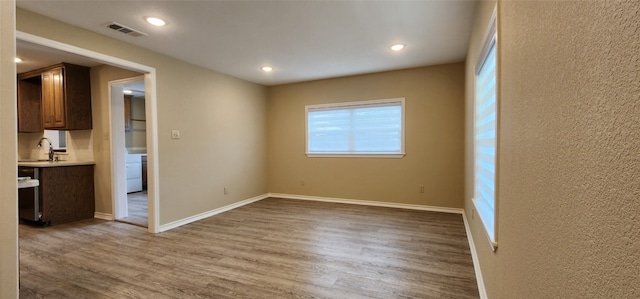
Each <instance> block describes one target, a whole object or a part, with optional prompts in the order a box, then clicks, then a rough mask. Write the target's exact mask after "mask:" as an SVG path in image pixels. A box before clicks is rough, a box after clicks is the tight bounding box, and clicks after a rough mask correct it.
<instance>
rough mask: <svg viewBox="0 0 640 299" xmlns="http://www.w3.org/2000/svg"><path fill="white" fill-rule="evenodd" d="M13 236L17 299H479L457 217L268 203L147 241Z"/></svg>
mask: <svg viewBox="0 0 640 299" xmlns="http://www.w3.org/2000/svg"><path fill="white" fill-rule="evenodd" d="M19 230H20V284H21V288H20V297H21V298H41V297H45V298H478V289H477V285H476V279H475V275H474V269H473V263H472V260H471V255H470V251H469V246H468V243H467V238H466V235H465V229H464V225H463V222H462V217H461V215H457V214H445V213H435V212H424V211H414V210H403V209H391V208H382V207H368V206H359V205H345V204H335V203H324V202H311V201H299V200H286V199H277V198H269V199H265V200H262V201H259V202H256V203H252V204H250V205H246V206H243V207H240V208H237V209H234V210H232V211H229V212H225V213H222V214H219V215H216V216H213V217H210V218H207V219H204V220H201V221H198V222H195V223H192V224H188V225H185V226H182V227H179V228H176V229H173V230H170V231H167V232H163V233H160V234H156V235H153V234H149V233H147V232H146V229H145V228H142V227H139V226H133V225H128V224H125V223H120V222H115V221H103V220H97V219H91V220H85V221H80V222H76V223H70V224H63V225H59V226H52V227H45V228H42V227H30V226H24V225H20V228H19Z"/></svg>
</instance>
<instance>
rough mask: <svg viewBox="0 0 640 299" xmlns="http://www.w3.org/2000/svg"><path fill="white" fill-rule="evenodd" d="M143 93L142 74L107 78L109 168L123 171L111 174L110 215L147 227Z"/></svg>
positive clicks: (118, 219)
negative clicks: (109, 133) (109, 131)
mask: <svg viewBox="0 0 640 299" xmlns="http://www.w3.org/2000/svg"><path fill="white" fill-rule="evenodd" d="M145 97H146V92H145V85H144V76H139V77H133V78H127V79H121V80H115V81H110V82H109V98H110V101H111V132H112V134H111V136H112V137H111V138H112V143H111V144H112V149H111V152H112V153H113V155H112V156H113V157H114V158H113V170H114V173H115V174H119V173H123V172H124V176H122V175H117V176H115V177H114V178H113V179H114V186H116V188H114V194H113V201H114V211H115V213H114V218H115V220H117V221H120V222H125V223H129V224H134V225H138V226H142V227H148V204H147V202H148V191H147V190H148V175H147V174H148V171H147V170H148V169H147V166H148V163H147V131H146V127H147V126H146V119H147V117H146V109H145ZM120 152H122V154H120ZM122 158H124V161H122ZM122 167H124V169H122ZM123 184H124V186H123Z"/></svg>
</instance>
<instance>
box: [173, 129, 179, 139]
mask: <svg viewBox="0 0 640 299" xmlns="http://www.w3.org/2000/svg"><path fill="white" fill-rule="evenodd" d="M171 139H180V131H178V130H171Z"/></svg>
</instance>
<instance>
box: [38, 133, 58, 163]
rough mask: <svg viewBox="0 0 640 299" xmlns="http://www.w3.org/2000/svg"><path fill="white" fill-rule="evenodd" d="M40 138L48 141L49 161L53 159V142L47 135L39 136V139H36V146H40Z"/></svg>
mask: <svg viewBox="0 0 640 299" xmlns="http://www.w3.org/2000/svg"><path fill="white" fill-rule="evenodd" d="M42 140H47V141H48V142H49V161H50V162H51V161H53V154H54V153H53V144H52V143H51V139H49V138H47V137H42V138H40V141H38V147H42Z"/></svg>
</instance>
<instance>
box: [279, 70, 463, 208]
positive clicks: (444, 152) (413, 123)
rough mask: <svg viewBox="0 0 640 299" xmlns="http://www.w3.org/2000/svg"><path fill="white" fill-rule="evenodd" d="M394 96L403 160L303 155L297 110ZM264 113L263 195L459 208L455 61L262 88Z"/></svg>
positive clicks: (459, 90)
mask: <svg viewBox="0 0 640 299" xmlns="http://www.w3.org/2000/svg"><path fill="white" fill-rule="evenodd" d="M396 97H405V110H406V111H405V113H406V117H405V128H406V135H405V141H406V145H405V147H406V153H407V155H406V156H405V157H404V158H402V159H386V158H309V157H307V156H305V105H310V104H322V103H338V102H349V101H360V100H373V99H385V98H396ZM268 111H269V138H268V139H269V191H270V192H275V193H287V194H297V195H311V196H323V197H337V198H348V199H360V200H372V201H382V202H394V203H406V204H417V205H431V206H441V207H455V208H461V207H462V201H463V193H462V190H463V179H464V176H463V169H464V165H463V147H464V145H463V144H464V128H463V123H464V64H462V63H457V64H447V65H439V66H432V67H425V68H416V69H409V70H402V71H395V72H384V73H377V74H369V75H362V76H352V77H344V78H336V79H328V80H320V81H313V82H304V83H297V84H288V85H281V86H275V87H270V88H269V110H268ZM303 179H304V180H305V186H301V185H300V180H303ZM421 184H423V185H425V193H419V185H421Z"/></svg>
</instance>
